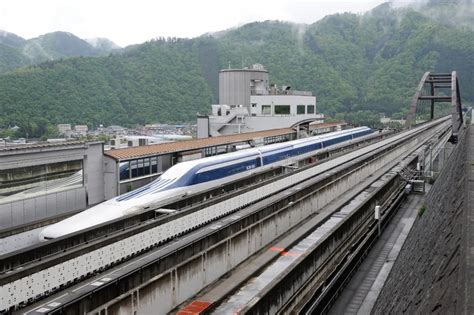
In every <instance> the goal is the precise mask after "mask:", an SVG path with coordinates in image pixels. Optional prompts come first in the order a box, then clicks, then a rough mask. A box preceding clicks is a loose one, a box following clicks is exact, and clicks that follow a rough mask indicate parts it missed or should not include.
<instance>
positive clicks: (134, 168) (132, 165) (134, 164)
mask: <svg viewBox="0 0 474 315" xmlns="http://www.w3.org/2000/svg"><path fill="white" fill-rule="evenodd" d="M137 164H138V163H137V160H133V161H130V170H131V172H132V178H134V177H138V169H137Z"/></svg>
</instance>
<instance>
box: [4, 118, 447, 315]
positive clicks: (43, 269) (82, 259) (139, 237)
mask: <svg viewBox="0 0 474 315" xmlns="http://www.w3.org/2000/svg"><path fill="white" fill-rule="evenodd" d="M445 120H446V119H444V120H438V121H436V122H433V123H430V124H427V125H425V126H423V127H421V128H418V129H414V130H411V131H409V132H408V133H404V134H402V135H397V136H395V137H392V138H390V139H386V140H383V141H381V143H377V144H373V145H369V146H367V147H365V148H364V149H361V150H358V151H355V152H352V153H349V154H347V155H345V156H341V157H339V158H336V159H334V160H331V161H329V162H327V163H323V164H320V165H316V166H314V167H311V168H309V169H305V170H304V171H301V172H298V173H296V174H290V175H289V176H287V177H286V178H285V179H280V180H276V181H274V182H272V183H271V184H268V185H265V186H262V187H261V188H260V189H259V190H258V191H255V190H253V191H248V192H245V193H243V194H239V195H238V196H236V197H233V198H230V199H227V200H225V201H222V202H220V203H219V204H216V205H212V206H211V207H208V208H204V209H202V210H201V211H198V212H192V213H189V214H188V213H186V214H184V215H182V217H181V218H186V222H184V224H183V226H185V229H184V230H183V231H178V234H182V233H185V232H187V231H189V230H190V229H191V228H190V227H192V226H193V224H194V225H196V224H197V225H198V226H199V225H202V224H204V223H207V222H210V221H211V219H212V218H214V219H215V218H218V217H222V216H224V215H228V214H230V213H233V212H235V211H236V210H238V209H241V208H243V207H245V206H246V205H249V204H252V198H254V199H255V198H258V199H261V198H262V196H273V197H275V193H276V192H278V191H281V190H286V189H288V187H289V186H297V185H299V184H300V183H301V182H302V181H306V180H307V179H308V178H313V177H314V176H316V175H318V174H327V176H326V178H325V180H326V181H327V182H325V183H326V184H327V183H328V182H331V181H330V180H331V179H332V180H333V181H334V179H335V178H338V177H337V176H339V177H340V178H339V181H340V182H344V183H345V185H346V186H347V185H349V186H350V185H354V184H356V183H357V182H358V181H359V180H360V175H361V174H362V171H361V170H362V169H364V172H365V173H366V175H365V176H368V175H369V174H370V173H371V172H372V171H373V170H374V169H377V168H379V167H380V166H381V165H383V164H385V163H386V161H382V160H384V159H389V158H390V159H393V158H394V157H395V156H398V155H400V154H401V153H404V152H406V151H407V149H408V147H411V146H415V145H418V144H419V142H420V141H421V140H419V139H418V138H417V137H418V136H420V134H422V133H425V130H428V129H430V128H431V127H433V126H437V125H440V124H442V123H443V122H444V121H445ZM438 128H444V127H438ZM426 133H429V134H431V133H432V131H427V132H426ZM400 143H404V144H403V145H400ZM359 151H361V152H359ZM382 152H384V153H385V155H383V157H384V158H383V159H382V158H381V153H382ZM340 164H344V165H345V167H342V166H340ZM361 166H363V167H362V168H361ZM348 170H350V171H349V172H348ZM342 175H344V176H342ZM348 178H352V179H351V180H349V179H348ZM319 180H320V181H321V180H322V179H321V178H320V179H319ZM325 188H326V189H328V191H327V193H326V199H325V200H318V201H317V204H316V207H312V209H318V208H320V207H322V206H323V205H324V204H326V203H327V202H329V201H331V200H332V199H333V198H335V197H337V196H338V195H339V194H340V193H342V192H343V189H346V188H343V187H342V186H341V187H340V188H339V189H334V188H333V187H331V188H328V187H325ZM252 196H253V197H252ZM212 207H213V208H214V209H209V208H212ZM228 209H230V210H228ZM206 211H207V213H206ZM203 216H204V217H203ZM301 219H303V218H301ZM168 229H169V228H168ZM163 231H165V232H166V231H167V228H166V226H164V225H160V226H157V227H153V228H150V229H148V230H146V231H143V232H141V233H138V234H135V235H133V236H128V237H127V238H123V239H122V240H120V241H118V242H116V243H112V244H109V245H106V246H102V247H100V248H96V249H93V250H92V251H91V249H90V248H88V251H87V252H83V251H81V250H80V249H79V250H77V251H75V252H74V251H71V252H69V253H68V252H67V253H65V254H64V255H58V256H56V257H50V258H47V259H43V260H41V261H39V262H35V263H34V264H33V266H25V267H23V268H20V269H16V270H14V271H12V272H10V273H8V274H5V275H2V276H1V277H0V281H1V282H0V284H1V285H2V287H1V289H2V290H3V292H4V293H5V294H3V292H2V295H1V297H2V298H3V300H1V301H0V302H2V304H1V306H0V309H3V308H4V307H7V308H8V307H12V306H15V305H18V304H19V303H25V302H27V301H31V300H32V299H34V298H37V297H38V294H35V293H37V292H40V296H42V295H44V294H50V293H51V292H52V291H54V290H59V289H64V288H65V286H67V285H68V284H70V283H71V282H72V281H76V280H77V279H83V278H84V277H85V276H91V275H93V273H95V272H98V271H103V270H105V269H106V268H108V267H109V268H110V266H112V263H111V262H109V263H107V261H104V260H106V259H115V260H114V261H123V260H124V259H130V258H132V255H133V254H135V253H143V252H144V251H145V250H149V249H151V247H152V246H154V245H155V244H157V243H160V241H162V240H163V238H160V236H161V235H160V233H163ZM213 232H216V231H213ZM217 232H220V229H218V231H217ZM217 232H216V233H217ZM282 232H284V231H278V233H282ZM145 233H146V234H145ZM278 233H277V234H278ZM166 239H167V238H165V239H164V240H166ZM221 239H222V238H219V239H214V242H217V241H218V240H221ZM127 242H128V243H129V244H130V245H129V247H128V248H127V246H126V245H127V244H126V243H127ZM206 244H207V246H203V247H209V246H210V245H213V244H212V242H209V239H206ZM101 245H103V244H101ZM114 246H115V248H114ZM124 247H125V249H124ZM130 247H131V248H130ZM125 250H128V252H127V251H125ZM174 254H175V255H176V254H177V252H174ZM188 254H189V253H188ZM193 254H194V252H193ZM94 255H96V257H94ZM97 256H98V258H97ZM181 261H182V260H181ZM163 266H166V264H164V265H163V264H160V267H159V268H154V269H155V270H154V271H153V272H151V276H153V274H159V273H160V272H163V271H164V270H162V269H161V268H163ZM168 266H169V265H168ZM155 267H156V266H155ZM78 268H85V270H84V271H83V272H82V274H81V273H80V272H79V271H78ZM69 270H71V271H72V272H73V274H72V275H69V274H66V273H67V272H68V271H69ZM46 274H49V275H50V276H49V277H48V278H46V276H45V275H46ZM67 277H69V278H67ZM71 277H72V278H71ZM45 278H46V279H47V280H49V281H47V282H46V283H45V282H44V280H43V281H42V280H41V279H45ZM141 278H142V277H141ZM68 279H71V280H68ZM143 281H144V280H143V278H142V280H141V282H143ZM25 282H26V283H25ZM139 282H140V281H139ZM135 283H137V282H135ZM38 286H39V287H40V288H39V291H34V290H35V289H36V288H37V287H38ZM41 286H42V288H41ZM15 287H16V288H20V290H18V289H15ZM23 288H26V290H22V289H23ZM125 289H127V288H125ZM30 290H31V291H30ZM41 290H43V291H41ZM120 291H122V292H123V291H124V290H123V289H122V290H119V292H118V293H120ZM99 305H100V304H99Z"/></svg>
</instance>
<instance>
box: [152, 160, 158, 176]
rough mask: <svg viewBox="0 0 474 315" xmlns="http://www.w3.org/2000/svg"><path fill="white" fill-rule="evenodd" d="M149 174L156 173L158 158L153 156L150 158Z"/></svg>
mask: <svg viewBox="0 0 474 315" xmlns="http://www.w3.org/2000/svg"><path fill="white" fill-rule="evenodd" d="M151 173H152V174H155V173H158V157H157V156H154V157H152V158H151Z"/></svg>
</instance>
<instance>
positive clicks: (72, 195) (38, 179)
mask: <svg viewBox="0 0 474 315" xmlns="http://www.w3.org/2000/svg"><path fill="white" fill-rule="evenodd" d="M103 200H104V176H103V144H102V142H79V141H72V142H61V143H41V144H32V145H22V146H11V147H4V148H0V230H2V229H5V228H10V227H12V226H19V225H22V224H26V223H29V222H35V221H40V220H44V219H47V218H53V217H56V216H64V215H66V214H68V213H73V212H76V211H79V210H82V209H85V208H87V207H89V206H91V205H94V204H97V203H99V202H102V201H103Z"/></svg>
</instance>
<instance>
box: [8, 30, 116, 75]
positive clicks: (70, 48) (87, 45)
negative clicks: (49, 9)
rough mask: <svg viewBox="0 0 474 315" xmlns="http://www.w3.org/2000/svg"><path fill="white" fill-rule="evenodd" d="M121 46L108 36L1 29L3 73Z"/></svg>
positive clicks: (101, 52)
mask: <svg viewBox="0 0 474 315" xmlns="http://www.w3.org/2000/svg"><path fill="white" fill-rule="evenodd" d="M118 48H120V47H118V46H117V45H115V44H114V43H113V42H112V41H110V40H108V39H105V38H99V39H92V40H83V39H80V38H79V37H77V36H75V35H73V34H71V33H67V32H54V33H48V34H45V35H41V36H39V37H36V38H32V39H29V40H26V39H24V38H21V37H19V36H17V35H15V34H12V33H8V32H5V31H0V74H1V73H5V72H7V71H11V70H13V69H16V68H19V67H22V66H28V65H34V64H37V63H41V62H44V61H48V60H56V59H61V58H67V57H77V56H98V55H104V54H107V53H109V52H111V51H112V50H114V49H118Z"/></svg>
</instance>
